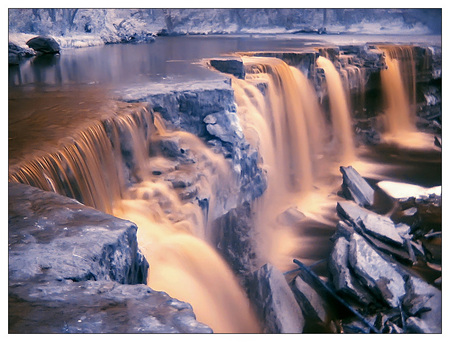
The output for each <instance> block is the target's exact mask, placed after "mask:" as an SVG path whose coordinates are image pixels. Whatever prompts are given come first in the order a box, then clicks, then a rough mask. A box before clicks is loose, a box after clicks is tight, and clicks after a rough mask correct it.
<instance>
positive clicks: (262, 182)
mask: <svg viewBox="0 0 450 342" xmlns="http://www.w3.org/2000/svg"><path fill="white" fill-rule="evenodd" d="M380 48H381V47H380ZM393 50H394V51H398V50H399V49H396V48H393ZM400 50H402V48H400ZM403 50H406V51H409V50H407V49H403ZM336 51H337V53H336ZM354 51H356V52H354ZM411 51H412V50H411ZM423 51H425V52H424V53H423V55H425V59H426V58H427V56H429V55H427V52H426V51H428V50H427V49H423ZM343 52H344V53H343V54H341V53H340V52H339V50H336V49H335V48H326V49H322V50H321V49H317V50H315V51H314V52H313V53H312V54H311V53H307V54H306V55H304V54H302V53H298V54H293V55H292V54H291V55H289V54H282V53H281V57H282V58H284V59H285V61H283V60H282V59H277V58H275V57H274V56H258V53H255V54H254V55H253V56H251V57H247V56H245V54H243V57H239V58H241V60H242V64H243V67H244V68H245V79H241V78H237V77H231V81H230V78H225V79H224V78H222V79H217V80H215V81H204V82H194V83H191V84H186V83H181V84H172V85H168V84H167V83H166V84H165V85H164V86H162V85H157V86H156V85H150V86H142V87H140V88H132V89H129V90H128V91H124V92H123V93H122V94H121V99H122V100H126V101H128V102H133V103H135V104H136V106H131V107H129V108H133V110H131V112H128V113H118V114H117V115H114V116H112V117H106V118H104V119H103V120H97V121H96V122H91V123H90V125H87V126H86V127H84V128H83V129H82V130H80V131H79V133H77V134H74V135H73V136H72V141H70V139H69V141H64V143H63V144H61V148H58V149H57V151H55V152H54V153H47V154H44V155H41V156H39V157H37V158H32V159H27V160H26V161H25V162H23V163H21V164H20V166H18V167H17V168H11V169H10V175H9V176H10V181H12V182H22V183H29V184H31V185H34V186H37V187H39V188H42V189H44V190H49V191H54V192H58V193H61V194H64V195H67V196H70V197H73V198H76V199H78V200H79V201H80V202H82V203H84V204H86V205H89V206H93V207H95V208H98V209H100V210H102V211H104V212H107V213H111V214H114V215H115V216H118V217H122V218H125V219H130V220H131V221H133V222H135V223H136V224H137V226H138V231H137V239H138V242H139V248H140V249H141V252H142V253H143V254H144V255H145V258H146V259H147V260H148V262H149V263H150V271H149V277H148V284H149V286H150V287H151V288H153V289H156V290H162V291H167V292H168V293H169V295H170V296H173V297H176V298H177V299H180V300H183V301H187V302H189V303H190V304H191V305H192V306H193V308H194V312H195V314H196V316H197V319H198V320H199V321H201V322H203V323H206V324H208V325H209V326H210V327H211V328H212V329H213V330H214V331H215V332H259V331H264V332H301V331H302V330H303V327H302V326H301V325H302V324H303V323H301V322H300V321H301V320H298V321H297V320H295V323H292V322H291V323H286V322H283V318H284V319H287V316H286V315H282V314H281V313H280V311H279V310H280V308H283V307H285V306H284V304H283V305H281V304H280V305H279V306H277V305H278V304H279V302H278V299H279V301H280V303H290V304H289V305H287V306H286V307H289V310H292V312H293V313H296V314H298V315H300V313H301V310H300V308H298V305H297V303H296V302H295V303H293V302H292V300H293V299H292V298H293V296H292V294H290V295H289V293H290V292H289V291H287V290H286V288H287V287H286V286H285V285H286V284H284V283H283V281H281V280H283V277H282V276H281V275H280V274H279V271H278V269H281V270H282V271H288V272H289V270H290V269H291V268H292V264H291V265H290V266H289V265H288V263H291V260H292V257H293V256H296V257H298V254H299V253H300V254H301V255H304V258H303V260H308V261H311V260H312V261H317V260H314V258H315V256H314V252H313V251H312V249H316V250H319V249H320V248H317V247H315V246H314V245H313V244H311V245H310V246H309V247H308V243H307V241H306V240H302V238H299V237H298V235H297V234H299V233H300V235H301V232H299V231H298V228H299V227H300V226H302V225H301V224H300V223H299V222H300V221H302V220H303V219H304V217H305V216H306V217H307V221H308V220H311V219H312V218H313V220H312V225H315V226H320V225H324V226H325V227H326V228H325V229H324V233H322V234H323V237H322V238H323V239H324V240H326V239H328V238H329V237H330V235H331V234H332V232H331V229H330V228H329V227H330V226H333V225H335V224H336V218H335V217H334V216H335V212H334V208H332V209H333V212H332V213H331V210H330V209H331V206H335V204H336V199H337V198H338V196H337V194H336V181H339V178H338V177H337V176H336V175H335V174H333V172H331V173H327V172H325V171H324V169H325V168H324V166H326V168H333V165H334V166H336V168H335V169H336V170H338V167H337V166H338V165H339V164H341V163H343V162H344V161H345V162H347V160H349V159H350V160H352V159H353V158H355V157H356V154H357V153H356V152H355V150H356V149H357V147H358V145H357V144H358V142H357V138H358V139H361V136H359V137H354V136H353V132H354V131H355V127H354V125H355V123H354V122H352V120H351V118H349V116H350V115H349V112H350V108H351V106H350V105H349V103H352V102H351V101H350V98H352V93H353V95H355V94H357V93H358V92H359V91H361V89H364V91H367V90H368V89H371V88H372V89H374V88H376V85H377V83H376V82H375V81H374V80H373V79H371V77H372V76H373V75H377V74H378V75H379V76H380V74H383V73H384V72H385V71H383V70H384V67H385V64H384V61H383V58H382V57H383V56H384V55H383V53H380V50H379V49H378V48H377V47H376V46H364V47H359V48H355V47H346V48H345V49H343ZM349 52H354V53H349ZM364 53H365V54H366V55H365V56H366V57H365V59H364V58H362V57H361V56H362V55H363V54H364ZM410 55H411V56H413V54H410ZM305 56H306V57H305ZM367 56H369V57H367ZM311 58H312V59H311ZM358 58H359V60H358ZM392 58H394V57H392ZM289 59H290V62H289ZM394 59H395V58H394ZM305 60H306V61H308V62H309V63H308V62H305ZM349 60H352V62H351V63H357V62H358V61H359V62H361V61H362V62H363V63H367V64H366V65H364V66H365V68H362V67H361V68H356V69H355V68H354V64H351V63H350V62H349ZM298 61H300V62H301V63H298V64H297V65H295V64H294V65H292V64H293V63H296V62H298ZM287 62H289V64H290V65H289V64H288V63H287ZM389 63H390V62H389V60H388V61H387V62H386V64H388V67H389ZM300 64H301V67H298V66H299V65H300ZM349 65H350V67H349ZM295 66H297V67H298V68H296V67H295ZM363 69H364V71H361V70H363ZM389 69H390V70H392V69H395V68H393V67H391V68H389ZM389 69H388V70H389ZM429 69H430V68H429ZM355 70H359V71H358V72H356V71H355ZM338 72H340V73H341V77H339V74H338ZM426 72H428V73H431V71H430V70H427V71H426ZM342 75H345V77H342ZM417 77H418V76H414V77H413V79H416V78H417ZM391 83H393V82H391ZM378 86H380V87H381V88H382V89H384V88H385V86H384V85H383V83H378ZM335 90H338V91H339V94H338V95H337V96H334V91H335ZM378 90H380V89H378ZM402 92H405V91H402ZM378 96H379V97H380V98H381V92H378ZM346 101H348V102H346ZM143 102H145V104H144V103H143ZM353 103H354V102H353ZM400 106H401V107H404V105H403V104H401V105H400ZM336 108H338V109H337V110H335V109H336ZM387 108H388V110H387V111H386V114H385V116H387V117H389V116H390V115H391V114H390V113H392V110H390V108H392V105H390V104H389V101H388V106H387ZM395 112H397V111H395ZM387 127H388V126H387ZM383 128H384V127H383ZM343 131H345V132H347V133H348V134H342V132H343ZM379 132H381V133H383V134H384V131H383V129H381V130H380V131H379ZM386 132H389V129H386ZM390 132H392V130H391V131H390ZM381 138H382V139H383V138H384V136H383V135H382V136H381ZM387 143H389V141H387ZM25 159H26V158H25ZM355 162H356V161H355ZM330 165H331V166H330ZM330 184H331V185H330ZM318 188H320V191H317V190H318ZM325 198H326V200H324V199H325ZM308 202H309V203H308ZM317 202H322V204H324V207H325V208H320V210H318V209H319V208H318V207H317V206H316V203H317ZM308 204H309V205H310V206H308ZM329 205H330V207H327V206H329ZM298 208H301V211H300V210H299V209H298ZM309 208H311V209H309ZM322 209H323V211H322V212H321V210H322ZM280 214H283V215H280ZM246 220H247V221H246ZM230 222H231V224H232V225H230ZM330 222H331V223H330ZM308 223H309V224H311V222H309V221H308ZM307 227H308V226H307V225H306V229H308V228H307ZM332 229H333V230H334V228H332ZM315 231H316V232H318V231H320V228H317V227H315ZM317 234H320V233H317ZM316 242H317V241H316ZM233 244H237V245H238V246H241V247H242V249H240V250H239V249H238V250H233V249H232V248H233ZM323 245H324V247H323V248H324V249H328V252H329V248H330V242H329V241H328V242H327V243H325V244H323ZM217 250H218V251H219V252H220V254H222V256H220V255H219V253H217ZM328 252H324V253H328ZM302 253H303V254H302ZM244 254H246V255H244ZM317 254H320V253H317ZM231 260H232V261H233V263H232V262H231ZM227 262H228V264H227ZM244 263H247V265H244ZM249 264H250V266H249ZM236 270H240V271H242V272H236ZM233 272H235V273H234V274H233ZM174 278H177V279H183V282H174V281H173V279H174ZM280 279H281V280H280ZM298 282H299V281H297V283H298ZM252 284H253V285H252ZM254 288H258V289H259V291H260V292H261V293H260V294H264V293H265V291H267V289H270V290H269V292H270V296H264V295H263V296H262V297H261V298H258V296H253V297H252V295H251V289H254ZM246 291H247V293H246ZM286 291H287V292H286ZM283 293H287V294H286V296H287V297H278V296H279V295H281V294H283ZM247 297H249V298H250V301H249V299H248V298H247ZM263 297H264V298H263ZM277 298H278V299H277ZM285 301H286V302H285ZM205 303H206V304H205ZM277 303H278V304H277ZM254 308H258V310H257V311H258V314H257V315H254V313H253V312H252V311H253V310H254ZM266 309H267V311H265V310H266ZM302 309H303V307H302ZM261 310H262V311H264V312H266V313H267V315H266V316H263V317H261V315H260V312H261ZM277 310H278V311H277ZM274 312H275V314H274ZM277 312H278V314H277ZM213 313H214V314H213ZM273 315H275V316H273ZM277 315H280V316H279V317H278V316H277ZM270 317H272V318H270ZM274 317H275V318H274ZM278 318H279V319H280V320H281V321H279V322H278V321H277V319H278ZM275 321H277V323H274V322H275ZM263 322H265V323H266V324H264V326H261V324H262V323H263ZM284 323H286V325H285V324H284ZM294 325H295V327H294Z"/></svg>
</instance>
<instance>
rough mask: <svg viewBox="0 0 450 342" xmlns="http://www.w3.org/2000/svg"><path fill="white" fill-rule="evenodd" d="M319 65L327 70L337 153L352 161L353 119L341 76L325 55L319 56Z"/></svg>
mask: <svg viewBox="0 0 450 342" xmlns="http://www.w3.org/2000/svg"><path fill="white" fill-rule="evenodd" d="M317 66H318V67H319V68H322V69H323V70H324V72H325V78H326V83H327V89H328V96H329V99H330V111H331V116H332V118H331V120H332V126H333V139H334V145H335V146H336V149H337V150H336V153H338V154H339V155H340V156H341V160H342V161H352V160H353V159H355V147H354V142H353V132H352V121H351V115H350V106H349V104H348V100H347V95H346V93H345V90H344V86H343V83H342V79H341V76H340V74H339V73H338V71H337V70H336V68H335V66H334V65H333V63H332V62H331V61H330V60H329V59H327V58H325V57H322V56H320V57H319V58H317Z"/></svg>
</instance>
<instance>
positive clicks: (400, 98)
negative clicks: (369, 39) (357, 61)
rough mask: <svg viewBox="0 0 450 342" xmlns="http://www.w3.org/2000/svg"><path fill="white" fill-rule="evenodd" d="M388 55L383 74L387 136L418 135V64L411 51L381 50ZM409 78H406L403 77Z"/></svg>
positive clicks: (399, 49) (406, 49)
mask: <svg viewBox="0 0 450 342" xmlns="http://www.w3.org/2000/svg"><path fill="white" fill-rule="evenodd" d="M382 50H383V51H384V53H385V57H386V58H385V61H386V66H387V69H386V70H382V71H381V73H380V74H381V83H382V89H383V96H384V99H385V105H386V134H387V135H388V136H390V137H400V136H401V135H404V134H409V133H413V132H416V129H415V124H414V115H413V113H412V112H411V104H412V108H415V102H416V100H415V83H416V82H415V78H416V76H415V64H414V55H413V51H412V48H411V47H403V46H392V47H382ZM404 75H406V76H404Z"/></svg>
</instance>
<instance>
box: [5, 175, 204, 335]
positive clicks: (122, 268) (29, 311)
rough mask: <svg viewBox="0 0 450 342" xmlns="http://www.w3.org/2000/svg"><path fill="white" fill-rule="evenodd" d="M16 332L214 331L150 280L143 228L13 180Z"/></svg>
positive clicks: (12, 321) (12, 328)
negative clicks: (140, 239)
mask: <svg viewBox="0 0 450 342" xmlns="http://www.w3.org/2000/svg"><path fill="white" fill-rule="evenodd" d="M8 190H9V211H8V224H9V230H8V246H9V248H8V249H9V272H8V286H9V293H8V297H9V332H10V333H64V332H71V333H76V332H79V333H137V332H155V333H156V332H184V333H186V332H211V330H210V329H209V328H208V327H206V326H205V325H203V324H201V323H199V322H197V321H196V320H195V316H194V314H193V312H192V308H191V307H190V305H189V304H186V303H182V302H179V301H177V300H175V299H172V298H170V297H169V296H168V295H167V294H165V293H161V292H156V291H153V290H152V289H150V288H149V287H147V286H146V285H144V284H145V283H146V279H147V272H148V263H147V261H146V260H145V258H144V257H143V256H142V254H141V253H140V252H139V249H138V245H137V240H136V231H137V227H136V225H135V224H134V223H132V222H130V221H125V220H121V219H118V218H115V217H113V216H110V215H107V214H105V213H102V212H100V211H97V210H95V209H93V208H90V207H87V206H84V205H82V204H80V203H79V202H77V201H76V200H73V199H69V198H67V197H64V196H61V195H58V194H56V193H53V192H46V191H42V190H40V189H37V188H34V187H31V186H28V185H24V184H18V183H9V189H8Z"/></svg>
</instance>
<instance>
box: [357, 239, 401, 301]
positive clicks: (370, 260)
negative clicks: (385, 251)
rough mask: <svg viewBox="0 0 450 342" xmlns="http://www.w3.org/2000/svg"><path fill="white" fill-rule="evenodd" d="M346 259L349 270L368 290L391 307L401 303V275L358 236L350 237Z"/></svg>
mask: <svg viewBox="0 0 450 342" xmlns="http://www.w3.org/2000/svg"><path fill="white" fill-rule="evenodd" d="M348 259H349V264H350V266H351V268H352V269H353V270H354V272H355V274H356V275H357V276H358V278H359V280H360V281H361V282H362V283H363V284H364V285H365V286H366V287H367V288H368V289H370V290H371V291H372V292H374V293H375V294H377V295H379V296H381V297H382V298H383V299H384V301H385V302H386V303H387V304H388V305H389V306H391V307H397V306H398V305H399V304H400V303H401V298H402V297H403V296H404V295H405V288H404V280H403V277H402V275H401V274H400V273H399V272H398V271H397V269H396V268H395V267H394V266H393V265H392V264H391V263H390V262H388V261H387V260H385V259H384V258H383V257H381V255H380V254H378V253H377V252H376V251H375V250H374V249H373V248H372V247H371V246H370V245H369V244H368V243H367V242H366V241H365V240H364V238H363V237H361V236H360V235H358V234H353V235H352V238H351V240H350V245H349V257H348Z"/></svg>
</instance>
